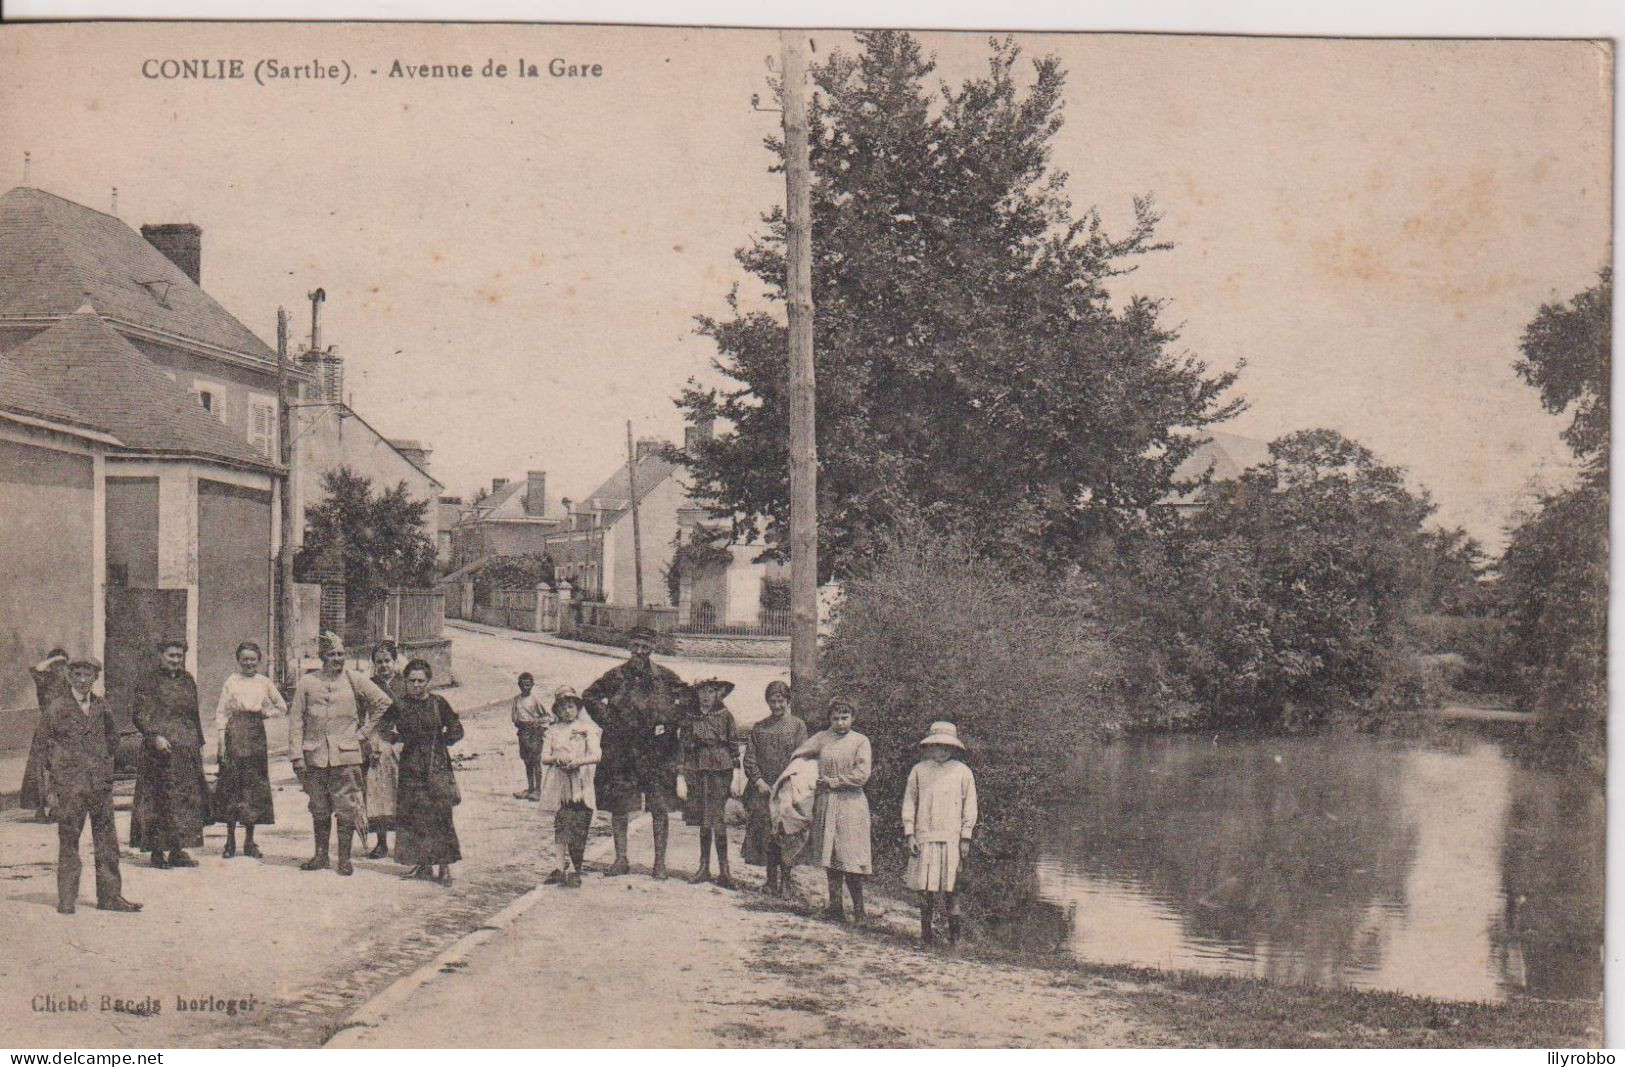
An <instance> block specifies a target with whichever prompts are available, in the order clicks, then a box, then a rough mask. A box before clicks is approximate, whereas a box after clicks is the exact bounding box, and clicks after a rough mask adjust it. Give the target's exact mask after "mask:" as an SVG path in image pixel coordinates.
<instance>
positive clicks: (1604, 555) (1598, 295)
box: [1500, 268, 1614, 771]
mask: <svg viewBox="0 0 1625 1067" xmlns="http://www.w3.org/2000/svg"><path fill="white" fill-rule="evenodd" d="M1613 295H1614V286H1613V274H1612V271H1611V270H1609V269H1608V268H1604V269H1603V271H1602V272H1601V274H1600V276H1599V278H1598V281H1597V284H1596V285H1594V286H1592V287H1591V288H1590V289H1587V290H1586V291H1584V292H1582V293H1580V294H1579V295H1577V296H1576V297H1574V299H1572V300H1570V301H1569V302H1568V303H1567V304H1547V305H1545V306H1543V307H1542V308H1541V309H1540V310H1539V311H1538V312H1536V314H1535V317H1534V319H1533V320H1532V321H1531V322H1530V324H1529V326H1528V328H1527V329H1526V330H1525V331H1524V335H1523V344H1522V352H1523V358H1522V359H1520V360H1518V361H1517V362H1516V363H1515V364H1514V365H1513V367H1514V369H1515V370H1516V371H1517V372H1518V374H1519V375H1520V376H1522V377H1523V379H1524V380H1525V381H1527V382H1528V383H1529V384H1530V385H1532V386H1534V387H1535V388H1536V389H1539V390H1540V397H1541V402H1542V403H1544V404H1545V406H1546V409H1547V410H1548V411H1550V412H1552V413H1553V414H1562V413H1563V412H1565V411H1567V410H1569V408H1570V407H1572V408H1573V410H1574V415H1573V417H1572V419H1571V420H1570V422H1569V425H1568V427H1567V428H1566V429H1565V430H1564V431H1563V439H1564V441H1565V442H1567V444H1568V446H1569V448H1570V449H1571V450H1573V452H1574V455H1575V458H1576V459H1578V460H1580V461H1581V462H1582V463H1583V464H1584V469H1583V471H1582V473H1581V475H1580V479H1579V482H1578V484H1576V485H1575V486H1573V487H1572V488H1569V489H1567V490H1564V491H1561V492H1557V493H1551V494H1548V495H1546V496H1545V497H1543V498H1542V499H1541V501H1540V505H1539V507H1538V508H1537V509H1536V511H1535V512H1534V513H1533V514H1532V515H1530V516H1529V517H1528V518H1527V519H1526V520H1524V521H1523V522H1522V523H1521V524H1519V525H1518V527H1517V528H1516V529H1514V530H1513V531H1512V537H1511V539H1510V540H1509V542H1508V544H1507V549H1506V553H1505V554H1504V555H1503V556H1502V559H1501V566H1500V571H1501V584H1502V586H1503V589H1502V599H1503V603H1504V605H1505V607H1506V611H1507V613H1508V615H1509V620H1508V621H1509V626H1510V629H1511V632H1512V636H1513V638H1514V645H1513V647H1514V648H1515V649H1516V650H1517V655H1518V657H1519V666H1520V672H1519V674H1520V678H1521V682H1522V684H1521V693H1520V696H1521V698H1522V700H1523V702H1524V703H1525V705H1527V706H1528V707H1530V708H1533V709H1537V710H1539V711H1542V712H1544V713H1545V715H1546V720H1547V722H1548V723H1549V724H1550V725H1551V726H1553V727H1554V728H1555V729H1554V730H1553V731H1552V734H1551V736H1553V737H1555V738H1557V739H1558V740H1560V741H1562V742H1564V743H1566V744H1569V745H1571V746H1573V747H1574V748H1576V749H1578V750H1579V751H1581V752H1583V753H1584V754H1586V755H1587V756H1590V757H1594V758H1595V759H1596V760H1597V761H1598V762H1597V766H1598V768H1599V771H1600V768H1601V756H1602V751H1603V742H1604V740H1605V738H1606V734H1607V730H1606V728H1605V725H1606V720H1607V714H1608V504H1609V493H1608V449H1609V428H1608V419H1609V404H1608V392H1609V384H1610V378H1611V371H1612V363H1611V353H1612V348H1613V319H1612V307H1613Z"/></svg>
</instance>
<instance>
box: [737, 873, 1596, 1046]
mask: <svg viewBox="0 0 1625 1067" xmlns="http://www.w3.org/2000/svg"><path fill="white" fill-rule="evenodd" d="M870 883H871V895H872V896H873V897H875V898H878V899H877V900H876V903H878V904H880V905H881V907H882V909H883V910H884V912H885V914H884V915H883V916H882V917H881V918H879V919H876V920H874V921H873V922H872V925H870V926H869V927H867V928H865V929H864V930H863V931H862V932H861V934H857V933H856V932H855V936H863V937H867V938H874V939H879V940H883V941H890V942H893V943H895V944H896V945H897V946H899V947H904V946H907V947H909V948H918V947H919V943H918V927H917V926H916V925H914V924H913V923H912V922H911V921H910V919H909V916H910V915H911V913H912V911H913V909H914V907H915V898H914V894H912V893H910V892H908V891H907V890H906V889H904V888H903V886H902V884H901V882H900V880H899V879H897V878H895V877H893V876H891V875H877V876H876V877H874V878H872V879H870ZM750 906H752V907H759V908H768V909H776V908H780V907H791V908H793V909H794V910H797V911H807V912H811V911H814V910H815V908H814V907H807V906H804V905H781V904H780V903H779V902H777V901H769V900H767V899H765V898H759V899H756V900H753V901H752V902H751V904H750ZM968 936H969V939H968V940H967V941H965V942H963V943H961V944H960V945H959V946H958V948H956V949H947V948H943V949H941V950H940V951H941V952H943V953H949V954H952V955H955V956H958V957H960V958H961V959H963V960H964V961H966V962H977V963H982V964H986V965H988V966H990V967H1000V968H1007V967H1012V966H1014V967H1036V968H1041V969H1043V970H1045V971H1047V972H1049V973H1051V974H1052V975H1054V977H1055V979H1056V982H1057V984H1059V985H1062V986H1066V987H1070V988H1076V989H1079V990H1081V991H1087V992H1090V993H1092V994H1095V995H1100V996H1105V997H1109V998H1111V999H1113V1000H1116V1001H1118V1002H1119V1003H1120V1004H1121V1005H1122V1007H1123V1008H1124V1009H1126V1010H1128V1011H1130V1012H1132V1013H1134V1016H1135V1022H1136V1023H1137V1024H1141V1025H1144V1026H1145V1027H1146V1028H1148V1029H1150V1030H1152V1031H1160V1032H1162V1033H1164V1034H1168V1035H1172V1036H1174V1037H1175V1038H1176V1039H1177V1042H1176V1043H1177V1044H1181V1045H1186V1046H1189V1047H1196V1048H1594V1047H1598V1046H1600V1044H1601V1042H1602V1008H1601V1005H1600V1004H1599V1003H1596V1002H1587V1001H1559V1000H1537V999H1532V998H1519V999H1513V1000H1509V1001H1506V1002H1503V1003H1498V1004H1492V1003H1484V1002H1468V1001H1446V1000H1435V999H1433V998H1430V997H1415V996H1406V995H1403V994H1399V993H1386V992H1378V991H1371V990H1359V989H1349V988H1325V987H1317V986H1305V985H1288V984H1281V983H1277V982H1272V981H1268V980H1265V979H1260V978H1250V977H1242V976H1229V975H1204V974H1197V973H1194V972H1189V971H1162V970H1157V969H1154V968H1148V967H1133V966H1125V965H1115V964H1090V963H1083V962H1080V961H1078V960H1077V959H1075V958H1074V957H1072V956H1070V955H1068V954H1066V953H1065V952H1062V951H1041V950H1023V949H1018V948H1011V947H1007V946H1005V945H1002V944H999V943H997V942H994V941H992V940H990V939H989V938H988V936H987V935H986V934H985V932H982V933H979V932H978V931H977V930H976V929H975V928H974V927H973V928H972V929H971V931H970V933H969V935H968Z"/></svg>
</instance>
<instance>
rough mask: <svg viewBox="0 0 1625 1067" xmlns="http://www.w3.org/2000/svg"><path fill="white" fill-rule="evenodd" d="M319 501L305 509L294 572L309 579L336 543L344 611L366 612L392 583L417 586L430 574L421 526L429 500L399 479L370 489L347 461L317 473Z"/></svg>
mask: <svg viewBox="0 0 1625 1067" xmlns="http://www.w3.org/2000/svg"><path fill="white" fill-rule="evenodd" d="M322 491H323V492H325V493H326V494H327V496H326V497H325V499H323V500H322V502H321V503H319V504H316V505H314V506H312V507H308V508H306V509H305V542H304V545H303V546H302V547H301V548H300V550H299V553H298V555H297V556H295V557H294V577H295V578H296V579H297V580H298V581H315V580H316V577H317V567H318V564H319V561H320V560H322V559H323V558H324V557H325V554H326V553H328V552H330V551H332V550H333V548H334V546H337V547H338V549H339V551H340V552H341V554H342V557H343V560H344V597H345V612H346V614H347V615H348V616H349V617H350V618H351V619H361V618H365V617H366V614H367V612H368V611H369V610H370V609H371V608H372V606H373V605H374V604H376V603H377V602H378V601H379V600H380V599H381V598H382V597H383V595H384V594H385V593H386V592H388V591H389V590H390V589H392V588H423V587H426V586H427V585H429V583H430V582H432V581H433V580H434V570H435V547H434V542H433V541H432V540H431V539H430V538H429V537H428V535H426V534H425V533H424V532H423V522H424V519H425V516H427V514H428V509H429V506H430V505H429V502H428V501H426V500H413V499H411V497H409V496H408V495H407V492H406V483H405V482H404V481H403V482H401V483H400V484H399V485H397V486H396V487H395V488H393V489H386V490H384V491H382V492H379V493H374V492H373V490H372V480H371V479H370V478H367V477H366V476H364V475H361V474H357V473H356V472H355V471H352V470H351V469H350V468H348V467H340V468H339V469H337V470H335V471H330V472H328V473H327V474H324V475H322Z"/></svg>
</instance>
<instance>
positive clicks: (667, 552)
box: [544, 438, 690, 607]
mask: <svg viewBox="0 0 1625 1067" xmlns="http://www.w3.org/2000/svg"><path fill="white" fill-rule="evenodd" d="M667 445H668V442H666V441H662V440H659V439H656V438H643V439H642V440H639V441H638V442H637V445H636V448H635V452H634V456H635V458H636V467H635V468H632V467H629V465H628V464H625V463H623V464H621V466H620V469H618V470H617V471H616V472H615V473H614V474H612V475H610V477H609V479H608V480H607V481H605V482H604V483H603V484H602V485H600V486H598V488H597V489H595V490H593V491H592V492H591V493H590V494H588V495H587V496H586V497H584V498H582V499H580V500H575V501H566V502H565V508H566V511H567V514H566V516H565V521H564V523H563V524H562V525H561V526H559V527H557V528H555V529H554V530H553V531H551V532H549V533H548V534H547V535H546V537H545V539H544V546H545V548H544V550H545V551H546V552H547V554H548V555H549V556H551V557H552V559H553V568H554V573H555V574H556V575H557V576H558V577H559V578H561V579H565V578H567V579H569V581H570V582H571V584H572V585H574V586H575V587H576V588H577V589H579V590H581V591H583V592H585V593H587V594H589V595H592V596H595V597H602V598H603V600H604V602H605V603H608V604H624V605H636V604H638V597H637V580H638V576H637V562H636V561H637V560H641V561H642V568H643V603H642V605H640V606H643V607H661V606H670V605H671V597H670V595H669V594H668V593H667V590H666V581H665V569H666V567H667V565H668V564H670V563H671V556H672V545H673V543H674V541H675V539H676V537H677V513H678V512H679V511H681V510H682V509H683V508H685V507H687V506H689V504H690V500H689V495H688V488H687V486H686V485H685V484H684V483H683V480H682V478H680V477H679V476H678V467H677V465H676V464H674V463H672V462H671V461H670V460H668V459H666V458H665V456H664V455H662V451H663V450H664V449H665V448H666V447H667ZM634 474H635V477H633V475H634ZM634 481H635V482H636V484H637V493H638V496H637V500H638V540H639V542H640V543H641V547H642V552H641V554H638V555H634V553H633V536H632V491H631V485H632V483H633V482H634Z"/></svg>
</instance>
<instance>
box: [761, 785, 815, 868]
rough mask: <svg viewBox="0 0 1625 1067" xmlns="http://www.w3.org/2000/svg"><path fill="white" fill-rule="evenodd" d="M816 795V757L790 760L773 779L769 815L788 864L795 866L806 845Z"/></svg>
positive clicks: (782, 853) (784, 860) (785, 861)
mask: <svg viewBox="0 0 1625 1067" xmlns="http://www.w3.org/2000/svg"><path fill="white" fill-rule="evenodd" d="M817 798H818V761H817V760H809V759H798V760H791V761H790V765H789V766H788V767H786V768H785V769H784V773H783V774H781V775H779V780H778V781H777V782H774V783H773V795H772V797H771V798H770V800H769V815H770V817H771V819H772V822H773V836H774V837H775V838H776V839H777V840H778V844H779V854H780V855H781V856H782V857H783V862H784V864H785V866H786V867H791V866H794V865H795V864H796V862H797V861H798V860H799V859H800V858H801V854H802V853H803V852H805V851H806V849H807V844H808V840H809V838H810V836H811V835H810V833H809V829H810V828H811V826H812V821H813V808H814V806H815V804H816V802H817Z"/></svg>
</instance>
